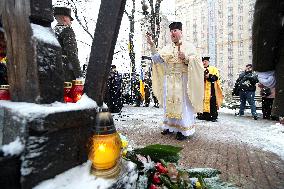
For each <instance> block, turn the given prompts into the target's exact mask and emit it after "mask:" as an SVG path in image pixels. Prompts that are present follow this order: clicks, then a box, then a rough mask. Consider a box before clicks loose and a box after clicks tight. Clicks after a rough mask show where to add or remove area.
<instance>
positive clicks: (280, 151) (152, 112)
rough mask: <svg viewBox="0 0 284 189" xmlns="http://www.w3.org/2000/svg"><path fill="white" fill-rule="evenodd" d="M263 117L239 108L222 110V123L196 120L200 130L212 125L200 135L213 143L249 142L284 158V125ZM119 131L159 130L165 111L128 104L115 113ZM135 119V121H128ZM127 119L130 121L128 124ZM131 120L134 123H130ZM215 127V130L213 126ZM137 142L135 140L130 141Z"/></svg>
mask: <svg viewBox="0 0 284 189" xmlns="http://www.w3.org/2000/svg"><path fill="white" fill-rule="evenodd" d="M258 113H259V119H258V120H254V119H253V118H252V117H251V115H250V113H249V111H248V110H246V111H245V116H242V117H238V116H235V115H234V114H235V111H234V110H231V109H227V108H221V109H220V110H219V119H218V122H206V121H200V120H196V130H197V132H198V130H199V128H200V127H203V128H204V127H210V128H211V129H208V130H210V133H209V132H208V133H202V135H200V137H204V138H206V139H207V140H208V141H212V142H216V141H217V142H224V143H226V142H230V143H231V144H233V143H236V144H238V143H240V142H245V143H247V144H249V145H251V146H253V147H256V148H260V149H262V150H266V151H270V152H273V153H276V154H277V155H279V156H280V157H281V158H282V159H284V125H281V124H279V123H277V122H276V121H270V120H263V119H262V118H261V112H258ZM114 119H115V120H116V122H115V123H116V127H117V128H118V130H124V129H135V128H138V127H139V129H137V130H135V131H137V134H139V133H145V132H149V131H150V130H153V129H159V125H161V124H162V119H163V110H162V109H161V108H159V109H157V108H152V107H150V108H148V107H147V108H146V107H129V106H128V107H125V108H123V110H122V113H121V115H118V114H116V115H115V116H114ZM129 120H131V122H128V121H129ZM125 122H127V124H124V123H125ZM129 123H130V124H129ZM212 128H214V129H212ZM130 144H133V145H135V141H130Z"/></svg>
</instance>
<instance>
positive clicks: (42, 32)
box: [31, 24, 60, 46]
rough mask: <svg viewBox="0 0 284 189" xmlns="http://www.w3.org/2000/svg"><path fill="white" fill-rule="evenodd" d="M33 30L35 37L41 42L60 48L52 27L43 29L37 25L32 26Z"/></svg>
mask: <svg viewBox="0 0 284 189" xmlns="http://www.w3.org/2000/svg"><path fill="white" fill-rule="evenodd" d="M31 26H32V30H33V36H34V37H35V38H37V39H38V40H40V41H43V42H46V43H49V44H52V45H55V46H60V45H59V43H58V41H57V39H56V37H55V34H54V32H53V30H52V29H51V28H50V27H43V26H40V25H37V24H31Z"/></svg>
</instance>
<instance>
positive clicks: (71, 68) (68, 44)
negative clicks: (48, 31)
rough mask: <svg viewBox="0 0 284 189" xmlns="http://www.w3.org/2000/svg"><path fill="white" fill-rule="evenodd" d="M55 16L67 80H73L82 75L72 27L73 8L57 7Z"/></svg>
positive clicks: (56, 32) (56, 30)
mask: <svg viewBox="0 0 284 189" xmlns="http://www.w3.org/2000/svg"><path fill="white" fill-rule="evenodd" d="M54 17H55V19H56V20H57V22H58V23H57V25H56V26H55V28H54V31H55V35H56V37H57V39H58V41H59V43H60V45H61V47H62V62H63V71H64V78H65V81H68V82H70V81H72V80H75V79H76V78H80V77H82V72H81V69H80V62H79V59H78V49H77V42H76V36H75V33H74V31H73V29H72V28H71V24H72V23H71V22H72V21H73V18H72V17H71V9H69V8H66V7H55V8H54Z"/></svg>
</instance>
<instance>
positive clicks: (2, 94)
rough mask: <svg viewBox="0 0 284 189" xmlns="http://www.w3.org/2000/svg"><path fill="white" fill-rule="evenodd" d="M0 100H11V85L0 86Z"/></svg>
mask: <svg viewBox="0 0 284 189" xmlns="http://www.w3.org/2000/svg"><path fill="white" fill-rule="evenodd" d="M0 100H11V97H10V92H9V85H0Z"/></svg>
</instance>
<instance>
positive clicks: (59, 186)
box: [33, 161, 114, 189]
mask: <svg viewBox="0 0 284 189" xmlns="http://www.w3.org/2000/svg"><path fill="white" fill-rule="evenodd" d="M90 170H91V162H90V161H88V162H86V163H84V164H82V165H80V166H77V167H74V168H72V169H69V170H68V171H66V172H64V173H62V174H60V175H57V176H56V177H55V178H54V179H50V180H46V181H43V182H42V183H40V184H39V185H37V186H36V187H34V188H33V189H98V188H99V189H106V188H109V187H110V186H111V185H112V184H113V183H114V180H106V179H102V178H97V177H95V176H94V175H92V174H91V173H90Z"/></svg>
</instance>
